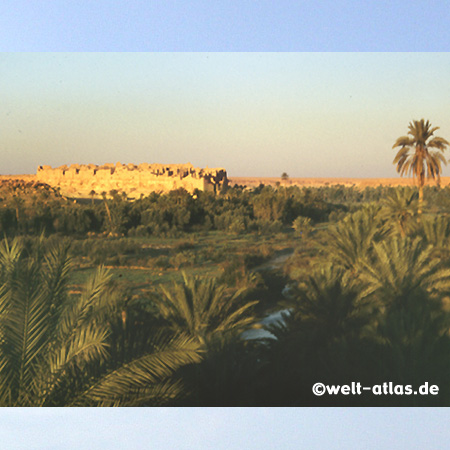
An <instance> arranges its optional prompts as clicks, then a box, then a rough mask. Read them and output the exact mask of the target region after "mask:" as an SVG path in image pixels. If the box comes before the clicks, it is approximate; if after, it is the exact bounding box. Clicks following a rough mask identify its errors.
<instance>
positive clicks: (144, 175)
mask: <svg viewBox="0 0 450 450" xmlns="http://www.w3.org/2000/svg"><path fill="white" fill-rule="evenodd" d="M36 181H38V182H40V183H45V184H48V185H50V186H52V187H53V188H59V190H60V192H61V194H62V195H65V196H69V197H75V196H76V197H89V196H93V195H97V196H99V195H101V194H102V193H103V192H105V193H109V192H110V191H112V190H116V191H117V192H119V193H121V192H124V193H125V194H126V195H127V197H128V198H130V199H136V198H139V197H141V196H142V195H144V196H145V195H148V194H149V193H151V192H161V193H166V192H169V191H171V190H174V189H179V188H183V189H185V190H186V191H188V192H190V193H191V194H192V193H193V192H194V191H195V190H196V189H198V190H200V191H212V192H218V191H219V190H220V189H221V188H222V187H223V186H226V185H227V184H228V178H227V172H226V170H225V169H222V168H220V169H210V168H208V167H206V168H205V169H198V168H195V167H193V165H192V164H190V163H188V164H148V163H143V164H139V165H135V164H121V163H117V164H115V165H114V164H103V165H101V166H97V165H95V164H88V165H82V164H72V165H70V166H67V165H64V166H61V167H57V168H52V167H51V166H39V167H38V170H37V174H36Z"/></svg>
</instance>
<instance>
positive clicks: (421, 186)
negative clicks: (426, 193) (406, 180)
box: [417, 185, 423, 222]
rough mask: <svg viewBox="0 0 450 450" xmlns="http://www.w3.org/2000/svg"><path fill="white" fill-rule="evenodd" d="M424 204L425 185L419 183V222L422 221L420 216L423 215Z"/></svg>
mask: <svg viewBox="0 0 450 450" xmlns="http://www.w3.org/2000/svg"><path fill="white" fill-rule="evenodd" d="M422 206H423V185H419V206H418V208H417V214H418V215H419V217H418V220H417V221H418V222H420V217H421V216H422Z"/></svg>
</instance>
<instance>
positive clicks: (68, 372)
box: [0, 240, 200, 406]
mask: <svg viewBox="0 0 450 450" xmlns="http://www.w3.org/2000/svg"><path fill="white" fill-rule="evenodd" d="M70 267H71V261H70V257H69V248H68V246H67V245H65V246H60V247H58V248H53V249H50V250H49V251H47V252H45V251H44V249H43V245H42V242H41V245H38V248H37V250H36V251H35V253H34V254H32V255H28V256H26V255H25V252H24V249H23V247H22V246H21V244H20V243H19V241H18V240H13V242H12V244H11V245H9V243H8V242H7V241H6V240H5V241H4V242H3V243H2V244H1V245H0V405H1V406H64V405H77V406H82V405H89V406H92V405H125V406H127V405H131V406H133V405H139V404H143V403H144V404H160V403H164V402H165V401H168V400H171V399H174V398H175V397H176V396H178V395H180V393H181V391H182V386H181V384H180V382H177V381H174V380H172V378H171V377H172V375H173V374H174V372H175V371H176V370H178V369H179V368H180V367H181V366H183V365H185V364H191V363H196V362H199V361H200V353H199V348H198V345H197V344H196V343H195V342H193V340H192V339H190V338H188V337H185V336H173V335H172V337H161V338H158V339H156V338H155V342H154V345H153V351H151V352H148V351H144V352H142V353H141V354H139V355H136V357H134V358H133V359H131V360H129V361H126V362H122V361H114V360H112V359H111V357H110V352H109V347H110V345H111V339H110V338H111V333H112V328H111V323H113V322H114V321H115V317H116V316H117V315H120V309H121V298H120V296H115V295H113V294H112V293H111V292H109V288H108V284H109V279H110V276H109V274H108V272H107V271H106V270H105V269H103V268H100V269H99V270H98V271H97V273H96V274H95V275H94V276H93V277H92V278H91V279H90V280H89V281H88V283H87V284H86V286H85V288H84V290H83V292H82V294H81V295H80V296H77V297H74V296H71V295H69V294H68V283H69V278H70ZM145 350H148V349H145Z"/></svg>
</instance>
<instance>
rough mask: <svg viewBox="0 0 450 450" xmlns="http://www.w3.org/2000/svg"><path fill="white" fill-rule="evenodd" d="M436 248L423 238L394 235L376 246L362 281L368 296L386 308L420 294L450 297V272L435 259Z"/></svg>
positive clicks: (363, 273) (366, 264)
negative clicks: (372, 295) (370, 295)
mask: <svg viewBox="0 0 450 450" xmlns="http://www.w3.org/2000/svg"><path fill="white" fill-rule="evenodd" d="M433 254H434V249H433V247H432V246H430V245H427V244H426V243H425V242H424V241H423V240H422V239H421V238H420V237H416V238H415V239H410V238H402V237H400V236H398V235H397V236H394V237H392V238H391V239H387V240H384V241H383V242H378V243H375V244H374V246H373V254H372V258H371V261H370V262H369V263H367V262H366V263H365V267H364V269H363V270H362V273H361V278H362V280H363V281H364V282H366V283H367V285H368V289H367V292H366V294H367V295H369V294H371V293H372V294H375V295H376V296H377V298H378V299H379V300H380V301H381V302H382V303H383V304H385V305H390V304H395V303H399V302H400V303H401V301H402V299H404V298H407V297H408V296H410V295H413V294H414V293H417V292H425V293H427V295H430V296H431V297H432V298H437V299H441V300H442V299H443V298H444V297H445V296H448V295H449V294H450V269H448V268H447V267H445V265H444V264H443V263H442V261H441V260H440V259H439V258H436V257H435V256H433Z"/></svg>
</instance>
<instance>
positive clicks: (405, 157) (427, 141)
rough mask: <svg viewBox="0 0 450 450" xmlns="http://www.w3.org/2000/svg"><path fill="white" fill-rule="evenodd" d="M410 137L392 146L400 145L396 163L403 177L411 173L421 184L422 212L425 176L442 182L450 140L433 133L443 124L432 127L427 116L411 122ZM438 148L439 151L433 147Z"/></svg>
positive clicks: (403, 137) (420, 209)
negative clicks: (444, 154)
mask: <svg viewBox="0 0 450 450" xmlns="http://www.w3.org/2000/svg"><path fill="white" fill-rule="evenodd" d="M408 128H409V131H408V135H409V136H402V137H399V138H398V139H397V140H396V142H395V144H394V145H393V146H392V148H396V147H400V150H399V151H398V153H397V155H396V157H395V158H394V161H393V164H397V172H398V173H400V176H403V175H404V174H405V173H408V172H410V173H411V174H412V176H413V178H414V179H415V178H417V181H418V186H419V211H418V213H419V215H420V214H421V213H422V204H423V186H424V185H425V177H426V178H428V179H430V178H432V179H433V180H434V179H436V183H437V185H438V186H439V184H440V174H441V171H442V167H441V163H443V164H445V165H446V164H447V161H446V160H445V158H444V156H443V154H442V153H443V152H444V150H445V149H446V148H447V146H448V145H450V143H449V142H448V141H447V140H446V139H444V138H441V137H437V136H433V135H434V132H435V131H436V130H438V129H439V127H434V128H432V127H431V123H430V122H429V121H428V120H427V121H426V122H425V120H424V119H421V120H420V121H419V120H414V121H412V122H410V123H409V127H408ZM432 149H436V150H432Z"/></svg>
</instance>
